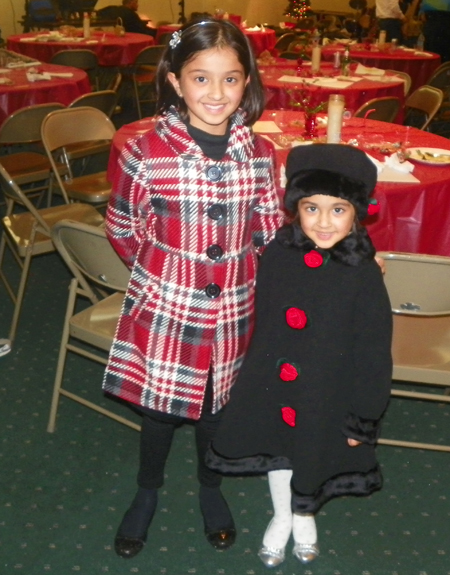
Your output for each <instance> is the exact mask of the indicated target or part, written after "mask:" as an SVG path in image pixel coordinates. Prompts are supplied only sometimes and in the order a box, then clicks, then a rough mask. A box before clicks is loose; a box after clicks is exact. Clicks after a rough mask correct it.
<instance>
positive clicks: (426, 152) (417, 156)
mask: <svg viewBox="0 0 450 575" xmlns="http://www.w3.org/2000/svg"><path fill="white" fill-rule="evenodd" d="M407 152H408V153H409V159H410V160H415V161H416V162H420V163H422V164H428V165H430V166H448V165H450V150H444V149H443V148H425V147H422V146H417V147H416V148H408V149H407Z"/></svg>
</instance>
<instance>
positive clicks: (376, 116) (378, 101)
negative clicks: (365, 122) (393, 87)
mask: <svg viewBox="0 0 450 575" xmlns="http://www.w3.org/2000/svg"><path fill="white" fill-rule="evenodd" d="M400 104H401V102H400V99H399V98H395V97H394V96H384V97H382V98H373V99H372V100H369V101H368V102H366V103H365V104H363V105H362V106H360V107H359V108H358V109H357V110H356V112H355V118H364V117H365V115H366V114H367V112H369V110H373V111H372V112H371V113H370V119H371V120H379V121H381V122H393V121H394V120H395V118H396V117H397V114H398V112H399V110H400Z"/></svg>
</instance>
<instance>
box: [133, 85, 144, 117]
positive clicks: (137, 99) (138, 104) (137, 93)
mask: <svg viewBox="0 0 450 575" xmlns="http://www.w3.org/2000/svg"><path fill="white" fill-rule="evenodd" d="M133 87H134V97H135V98H136V106H137V110H138V116H139V119H140V120H142V110H141V102H140V100H139V86H138V83H137V82H136V79H135V78H133Z"/></svg>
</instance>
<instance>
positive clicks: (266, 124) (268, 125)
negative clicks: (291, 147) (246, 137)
mask: <svg viewBox="0 0 450 575" xmlns="http://www.w3.org/2000/svg"><path fill="white" fill-rule="evenodd" d="M253 131H254V132H262V133H264V134H271V133H272V134H279V133H280V132H281V130H280V128H279V127H278V126H277V125H276V124H275V122H272V120H267V121H264V120H258V121H257V122H255V123H254V124H253Z"/></svg>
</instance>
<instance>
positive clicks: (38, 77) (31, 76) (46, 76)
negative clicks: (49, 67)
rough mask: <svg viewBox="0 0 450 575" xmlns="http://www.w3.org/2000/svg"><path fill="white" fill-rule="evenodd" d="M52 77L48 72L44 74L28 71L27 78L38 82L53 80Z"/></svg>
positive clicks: (29, 80)
mask: <svg viewBox="0 0 450 575" xmlns="http://www.w3.org/2000/svg"><path fill="white" fill-rule="evenodd" d="M51 79H52V77H51V76H50V74H47V72H44V73H43V74H38V73H32V72H27V80H28V82H37V81H38V80H51Z"/></svg>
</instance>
